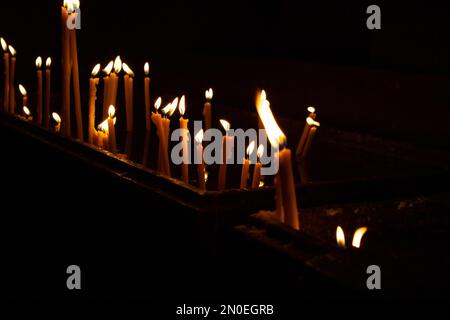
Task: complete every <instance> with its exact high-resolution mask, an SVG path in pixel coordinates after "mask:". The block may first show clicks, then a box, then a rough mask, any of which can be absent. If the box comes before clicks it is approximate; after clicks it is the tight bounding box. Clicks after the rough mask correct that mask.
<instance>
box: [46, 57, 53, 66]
mask: <svg viewBox="0 0 450 320" xmlns="http://www.w3.org/2000/svg"><path fill="white" fill-rule="evenodd" d="M45 66H46V67H47V68H50V67H51V66H52V58H50V57H48V58H47V61H45Z"/></svg>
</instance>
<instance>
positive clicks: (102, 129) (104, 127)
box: [98, 108, 116, 150]
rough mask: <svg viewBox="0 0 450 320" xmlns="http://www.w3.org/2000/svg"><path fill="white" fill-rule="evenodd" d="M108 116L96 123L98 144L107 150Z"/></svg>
mask: <svg viewBox="0 0 450 320" xmlns="http://www.w3.org/2000/svg"><path fill="white" fill-rule="evenodd" d="M108 111H109V108H108ZM108 120H109V115H108V118H107V119H106V120H105V121H103V122H102V123H100V124H99V125H98V146H99V147H100V148H103V149H105V150H109V148H110V146H109V125H108ZM115 120H116V118H114V121H113V125H114V124H115Z"/></svg>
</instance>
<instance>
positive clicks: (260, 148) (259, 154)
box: [258, 144, 264, 159]
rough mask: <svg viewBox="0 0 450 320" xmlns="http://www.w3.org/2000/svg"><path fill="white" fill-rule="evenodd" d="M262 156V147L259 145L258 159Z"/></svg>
mask: <svg viewBox="0 0 450 320" xmlns="http://www.w3.org/2000/svg"><path fill="white" fill-rule="evenodd" d="M263 155H264V146H263V145H262V144H260V145H259V147H258V158H260V159H261V158H262V156H263Z"/></svg>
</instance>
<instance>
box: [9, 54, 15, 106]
mask: <svg viewBox="0 0 450 320" xmlns="http://www.w3.org/2000/svg"><path fill="white" fill-rule="evenodd" d="M9 52H10V53H11V61H10V66H9V67H10V70H9V112H10V113H15V112H16V87H15V82H16V81H15V75H16V50H14V48H13V47H12V46H9Z"/></svg>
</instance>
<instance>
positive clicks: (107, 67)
mask: <svg viewBox="0 0 450 320" xmlns="http://www.w3.org/2000/svg"><path fill="white" fill-rule="evenodd" d="M113 67H114V61H111V62H110V63H108V65H107V66H106V68H105V69H103V72H105V73H106V75H107V76H109V74H110V73H111V71H112V69H113Z"/></svg>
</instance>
